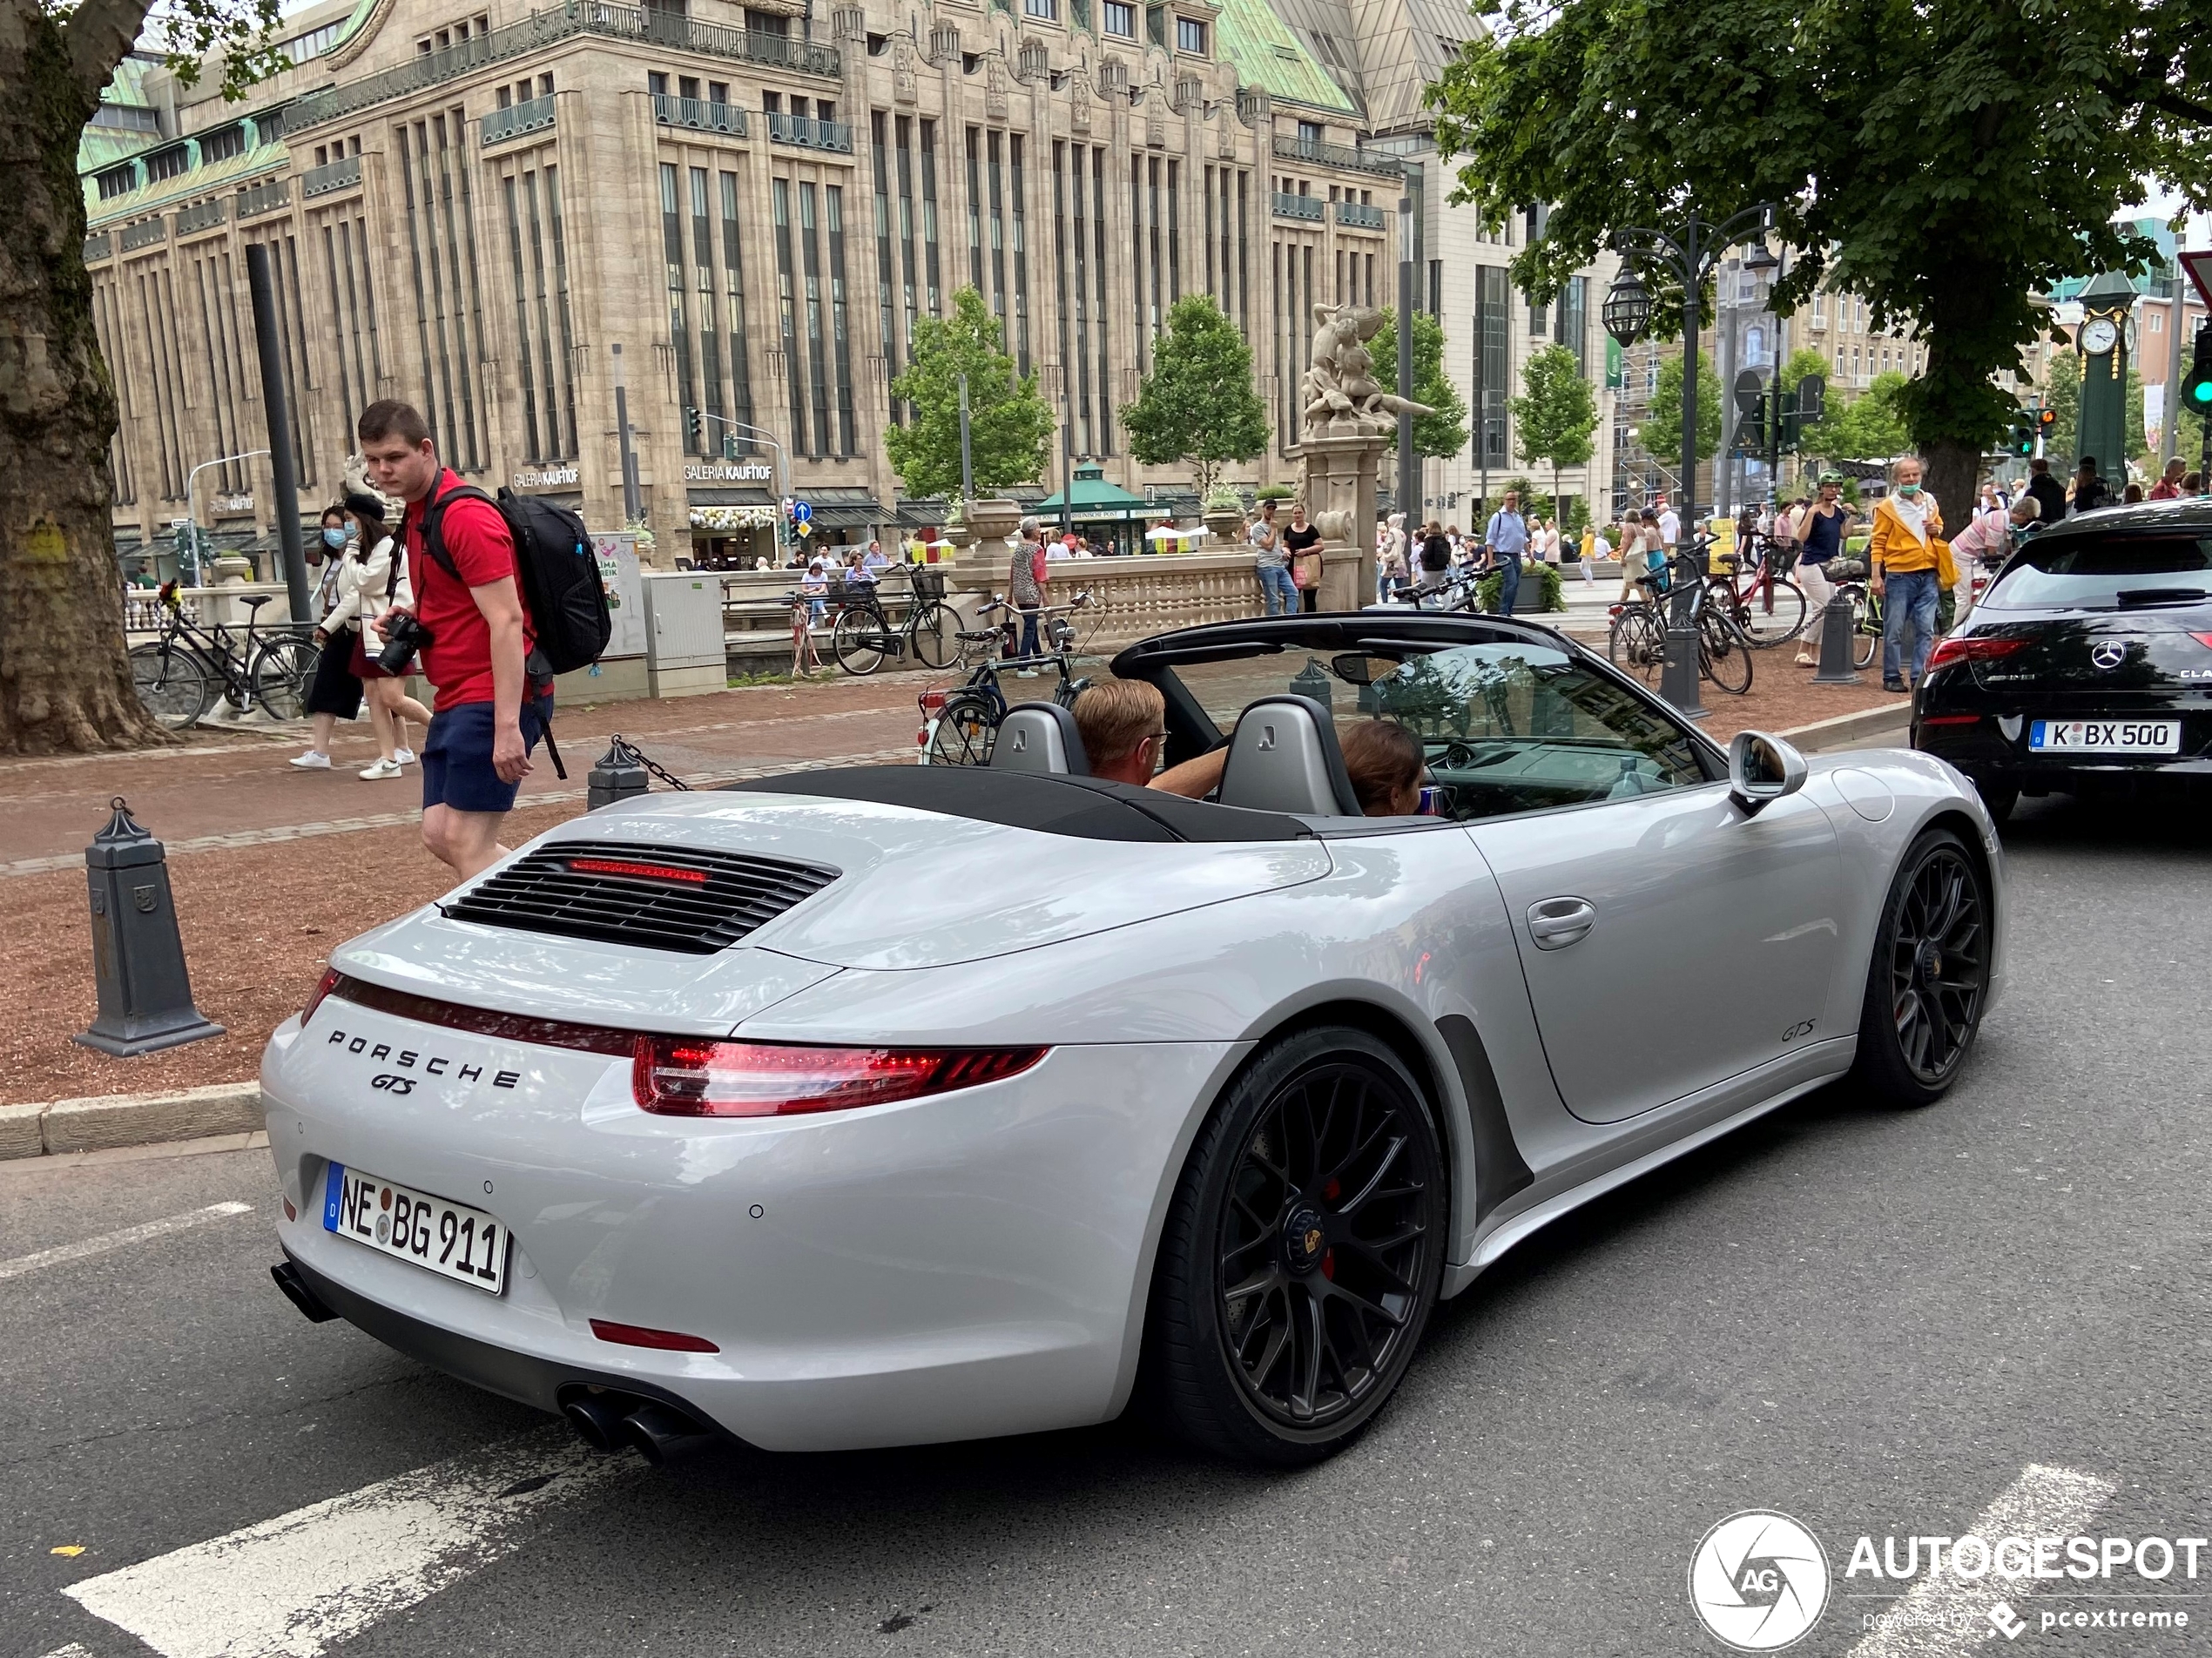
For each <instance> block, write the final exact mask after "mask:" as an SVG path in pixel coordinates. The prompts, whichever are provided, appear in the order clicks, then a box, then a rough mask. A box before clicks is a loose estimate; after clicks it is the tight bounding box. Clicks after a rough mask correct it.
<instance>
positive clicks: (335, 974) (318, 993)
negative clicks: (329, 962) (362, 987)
mask: <svg viewBox="0 0 2212 1658" xmlns="http://www.w3.org/2000/svg"><path fill="white" fill-rule="evenodd" d="M340 976H341V975H340V974H339V971H338V969H337V968H335V967H325V968H324V969H323V970H322V981H321V982H320V984H318V985H316V986H315V987H314V993H313V994H310V995H309V996H308V998H307V1006H306V1007H304V1008H301V1009H300V1028H301V1029H302V1030H304V1029H306V1028H307V1021H309V1020H310V1019H313V1018H314V1016H315V1009H316V1008H320V1007H321V1006H322V999H323V998H324V997H325V996H327V995H328V994H330V993H331V992H332V991H334V990H335V989H336V988H337V987H338V981H339V978H340Z"/></svg>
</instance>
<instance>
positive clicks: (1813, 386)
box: [1797, 374, 1828, 426]
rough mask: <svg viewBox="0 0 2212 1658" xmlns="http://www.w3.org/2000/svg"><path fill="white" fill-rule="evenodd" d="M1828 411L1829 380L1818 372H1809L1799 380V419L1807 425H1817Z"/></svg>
mask: <svg viewBox="0 0 2212 1658" xmlns="http://www.w3.org/2000/svg"><path fill="white" fill-rule="evenodd" d="M1827 413H1828V382H1827V381H1826V380H1824V379H1823V378H1822V377H1821V376H1820V375H1818V374H1807V375H1806V376H1805V377H1804V379H1803V380H1801V381H1798V382H1797V419H1798V421H1799V422H1800V423H1801V424H1803V425H1805V426H1817V425H1819V424H1820V422H1821V421H1822V420H1823V419H1824V417H1825V416H1826V414H1827Z"/></svg>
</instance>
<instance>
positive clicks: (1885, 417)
mask: <svg viewBox="0 0 2212 1658" xmlns="http://www.w3.org/2000/svg"><path fill="white" fill-rule="evenodd" d="M1904 398H1905V376H1904V375H1903V374H1898V373H1896V372H1895V371H1894V370H1892V372H1890V373H1888V374H1877V375H1875V376H1874V378H1873V379H1872V380H1871V381H1868V382H1867V386H1866V389H1865V391H1864V392H1862V393H1860V394H1858V396H1857V397H1854V398H1851V399H1849V400H1848V401H1843V400H1831V401H1830V403H1829V405H1828V418H1827V419H1826V420H1824V421H1821V422H1820V423H1819V424H1818V425H1817V426H1808V427H1807V428H1805V429H1804V439H1803V441H1802V442H1801V443H1800V444H1799V446H1798V447H1799V448H1801V449H1802V450H1803V451H1804V453H1805V454H1807V455H1818V456H1820V457H1821V458H1822V459H1824V460H1828V461H1886V460H1889V459H1890V458H1891V457H1892V456H1894V455H1902V454H1904V453H1905V451H1906V450H1908V449H1910V448H1912V436H1911V435H1910V434H1909V433H1908V432H1907V431H1906V429H1905V410H1904V407H1903V405H1904Z"/></svg>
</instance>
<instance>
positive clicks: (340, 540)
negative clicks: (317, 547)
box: [322, 526, 346, 547]
mask: <svg viewBox="0 0 2212 1658" xmlns="http://www.w3.org/2000/svg"><path fill="white" fill-rule="evenodd" d="M322 544H323V545H324V546H326V547H343V546H344V545H345V544H346V532H345V531H344V530H342V529H329V528H328V527H327V526H326V527H325V529H324V530H323V532H322Z"/></svg>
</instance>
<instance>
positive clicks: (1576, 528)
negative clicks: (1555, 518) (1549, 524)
mask: <svg viewBox="0 0 2212 1658" xmlns="http://www.w3.org/2000/svg"><path fill="white" fill-rule="evenodd" d="M1589 527H1590V503H1589V502H1588V499H1586V498H1585V497H1583V496H1581V495H1569V496H1568V497H1567V522H1564V523H1563V524H1561V526H1560V531H1559V533H1560V535H1561V536H1562V537H1564V538H1567V539H1569V540H1573V541H1576V542H1579V541H1581V538H1582V532H1583V531H1584V530H1586V529H1588V528H1589Z"/></svg>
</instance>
